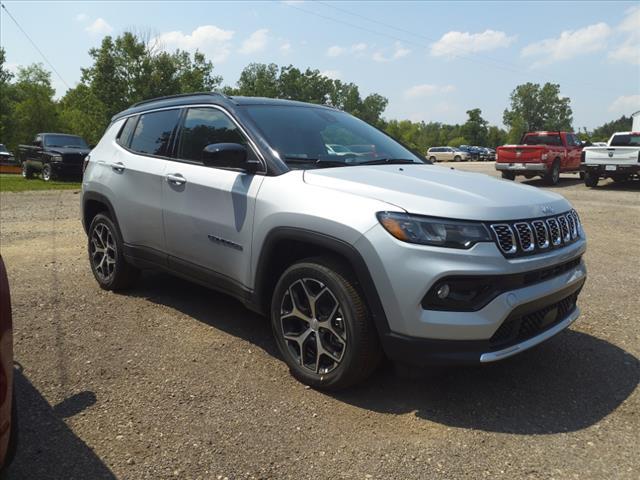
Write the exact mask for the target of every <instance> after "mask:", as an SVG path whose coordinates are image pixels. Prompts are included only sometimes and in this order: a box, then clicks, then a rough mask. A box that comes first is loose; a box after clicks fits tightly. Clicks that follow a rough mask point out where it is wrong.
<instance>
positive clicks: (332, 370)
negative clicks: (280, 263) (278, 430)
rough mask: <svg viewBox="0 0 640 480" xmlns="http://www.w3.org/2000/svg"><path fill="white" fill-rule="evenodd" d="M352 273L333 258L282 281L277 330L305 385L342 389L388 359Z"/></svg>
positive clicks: (302, 266) (290, 272)
mask: <svg viewBox="0 0 640 480" xmlns="http://www.w3.org/2000/svg"><path fill="white" fill-rule="evenodd" d="M355 285H356V282H355V281H354V280H353V276H352V274H351V272H349V271H348V270H345V269H344V268H343V267H342V266H341V264H340V262H339V261H337V260H334V259H332V258H330V257H321V258H312V259H307V260H303V261H301V262H299V263H296V264H294V265H292V266H291V267H289V268H288V269H287V270H286V271H285V272H284V273H283V274H282V276H281V277H280V280H279V281H278V284H277V285H276V288H275V290H274V293H273V298H272V303H271V326H272V328H273V333H274V335H275V338H276V342H277V344H278V348H279V350H280V353H281V354H282V356H283V357H284V360H285V362H286V363H287V365H288V366H289V369H290V371H291V373H292V375H293V376H294V377H295V378H296V379H298V380H299V381H300V382H302V383H304V384H306V385H309V386H312V387H314V388H318V389H323V390H339V389H343V388H346V387H349V386H351V385H354V384H356V383H359V382H361V381H363V380H364V379H365V378H367V377H368V376H369V375H370V374H371V373H372V372H373V371H374V370H375V369H376V367H377V366H378V364H379V362H380V359H381V358H382V350H381V348H380V344H379V340H378V335H377V332H376V329H375V327H374V325H373V321H372V319H371V315H370V314H369V312H368V309H367V307H366V304H365V302H364V299H363V297H362V295H361V294H360V292H359V291H358V289H357V288H356V287H355Z"/></svg>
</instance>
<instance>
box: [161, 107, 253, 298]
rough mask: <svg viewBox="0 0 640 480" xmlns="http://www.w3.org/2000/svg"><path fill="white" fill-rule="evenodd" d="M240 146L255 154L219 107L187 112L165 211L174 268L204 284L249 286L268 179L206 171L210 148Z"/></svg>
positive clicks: (168, 175) (169, 173)
mask: <svg viewBox="0 0 640 480" xmlns="http://www.w3.org/2000/svg"><path fill="white" fill-rule="evenodd" d="M214 143H240V144H243V145H245V146H247V149H248V150H249V152H250V153H249V155H252V156H254V157H255V156H256V153H255V151H254V150H253V149H252V147H251V146H250V144H249V143H250V142H249V141H248V140H247V137H246V136H245V134H244V133H243V132H242V131H241V129H240V128H239V126H238V124H237V123H236V122H235V121H234V120H233V119H232V118H231V117H230V116H229V115H228V114H227V113H226V112H225V111H223V110H222V109H221V108H218V107H215V106H204V107H191V108H188V109H187V110H186V112H185V114H184V117H183V123H182V126H181V128H180V131H179V134H178V141H177V151H176V158H175V159H172V160H170V161H168V162H167V170H166V171H165V179H164V181H163V182H162V188H163V197H162V204H163V211H164V227H165V238H166V242H167V252H168V253H169V255H170V257H169V262H170V265H171V266H172V268H174V269H175V270H178V271H184V273H187V274H189V275H191V276H193V274H194V273H195V274H200V275H202V279H203V280H205V281H217V280H220V281H222V282H227V284H229V283H230V284H234V285H236V286H240V287H241V286H242V285H247V283H248V275H249V271H250V260H251V237H252V232H253V213H254V208H255V201H256V195H257V193H258V189H259V188H260V185H261V184H262V181H263V179H264V177H263V176H262V175H260V174H257V175H256V174H249V173H245V172H241V171H237V170H231V169H224V168H213V167H206V166H204V164H203V163H202V160H201V158H202V151H203V149H204V147H205V146H207V145H209V144H214Z"/></svg>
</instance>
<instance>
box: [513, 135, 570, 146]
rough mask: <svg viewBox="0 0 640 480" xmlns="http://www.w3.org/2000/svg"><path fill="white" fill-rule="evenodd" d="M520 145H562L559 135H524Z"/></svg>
mask: <svg viewBox="0 0 640 480" xmlns="http://www.w3.org/2000/svg"><path fill="white" fill-rule="evenodd" d="M522 145H558V146H562V140H560V135H558V134H555V135H525V136H524V138H523V139H522Z"/></svg>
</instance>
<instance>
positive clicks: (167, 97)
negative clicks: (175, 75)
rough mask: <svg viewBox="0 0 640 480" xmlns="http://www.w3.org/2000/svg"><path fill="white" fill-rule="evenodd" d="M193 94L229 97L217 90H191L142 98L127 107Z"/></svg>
mask: <svg viewBox="0 0 640 480" xmlns="http://www.w3.org/2000/svg"><path fill="white" fill-rule="evenodd" d="M195 95H211V96H216V97H225V98H229V97H228V96H227V95H225V94H223V93H219V92H191V93H177V94H175V95H167V96H164V97H156V98H150V99H148V100H142V101H141V102H138V103H134V104H133V105H131V107H129V108H133V107H139V106H140V105H145V104H147V103H152V102H158V101H160V100H168V99H170V98H180V97H192V96H195Z"/></svg>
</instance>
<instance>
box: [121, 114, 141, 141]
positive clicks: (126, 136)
mask: <svg viewBox="0 0 640 480" xmlns="http://www.w3.org/2000/svg"><path fill="white" fill-rule="evenodd" d="M137 121H138V116H137V115H136V116H135V117H129V118H127V119H126V120H125V121H124V125H122V128H120V132H118V136H117V137H116V141H117V142H118V143H119V144H120V145H122V146H123V147H128V146H129V143H130V142H131V136H132V135H133V129H134V128H135V127H136V122H137Z"/></svg>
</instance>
